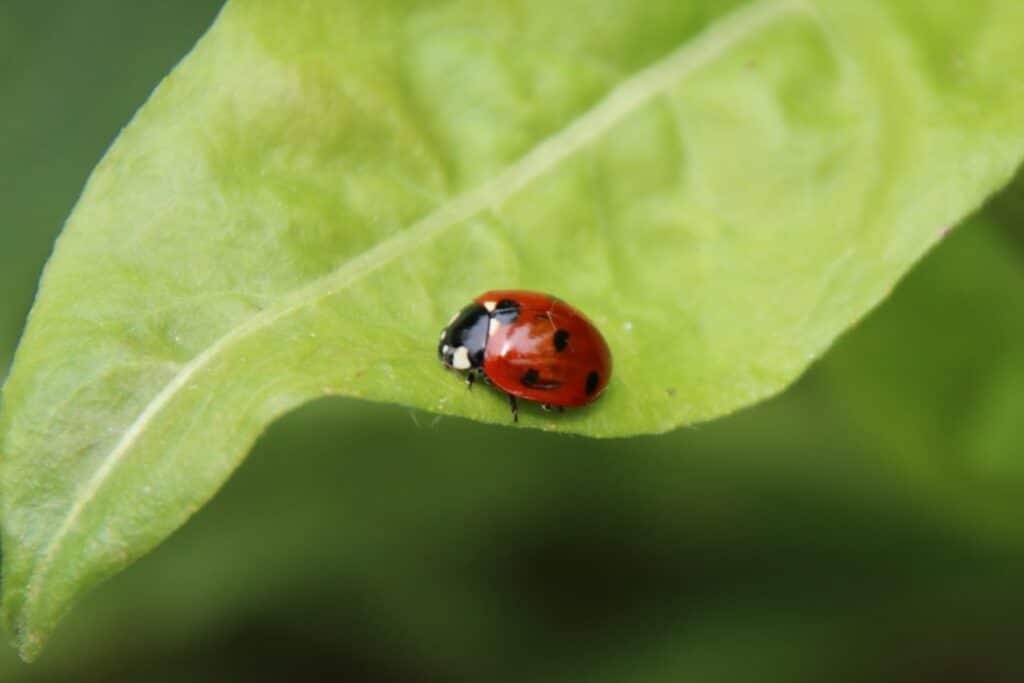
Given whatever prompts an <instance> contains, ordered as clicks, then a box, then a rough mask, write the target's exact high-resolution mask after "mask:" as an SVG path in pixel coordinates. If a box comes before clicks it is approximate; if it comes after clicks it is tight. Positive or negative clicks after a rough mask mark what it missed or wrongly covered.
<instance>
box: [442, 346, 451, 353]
mask: <svg viewBox="0 0 1024 683" xmlns="http://www.w3.org/2000/svg"><path fill="white" fill-rule="evenodd" d="M450 348H451V347H450V346H448V345H447V344H445V345H444V346H442V347H441V353H448V349H450Z"/></svg>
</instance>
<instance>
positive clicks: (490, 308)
mask: <svg viewBox="0 0 1024 683" xmlns="http://www.w3.org/2000/svg"><path fill="white" fill-rule="evenodd" d="M497 305H498V303H497V302H496V301H485V302H484V308H486V309H487V312H488V313H494V308H495V307H496V306H497Z"/></svg>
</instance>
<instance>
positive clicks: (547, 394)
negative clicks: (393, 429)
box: [437, 290, 612, 421]
mask: <svg viewBox="0 0 1024 683" xmlns="http://www.w3.org/2000/svg"><path fill="white" fill-rule="evenodd" d="M437 355H438V358H439V359H440V360H441V362H443V363H444V364H445V366H447V367H449V368H452V369H455V370H459V371H461V372H465V373H466V384H467V385H468V386H472V385H473V381H474V380H475V379H476V378H477V377H478V376H479V377H481V378H482V379H483V380H485V381H486V382H488V383H489V384H493V385H494V386H496V387H497V388H499V389H501V390H502V391H504V392H505V393H506V394H508V397H509V404H510V405H511V407H512V419H513V420H515V421H518V419H519V410H518V405H517V403H516V399H517V398H521V399H524V400H527V401H536V402H538V403H540V404H541V405H542V407H544V408H545V409H548V410H550V409H551V408H552V407H557V408H559V409H561V408H563V407H565V406H583V405H586V404H588V403H590V402H592V401H594V400H596V399H597V397H598V396H600V395H601V392H602V391H604V388H605V387H606V386H607V385H608V380H609V379H610V378H611V373H612V357H611V352H609V350H608V345H607V344H606V343H605V341H604V337H602V336H601V333H600V332H599V331H598V330H597V328H596V327H595V326H594V324H593V323H592V322H590V320H588V319H587V318H586V316H584V315H583V314H582V313H580V312H579V311H577V310H576V309H575V308H573V307H572V306H570V305H569V304H567V303H565V302H564V301H562V300H561V299H558V298H556V297H553V296H549V295H547V294H540V293H538V292H529V291H525V290H494V291H490V292H485V293H484V294H481V295H480V296H478V297H477V298H476V299H474V300H473V302H472V303H470V304H469V305H468V306H466V307H465V308H463V309H462V310H461V311H459V312H458V313H456V314H455V316H453V317H452V319H451V321H449V323H448V326H447V327H445V328H444V329H443V330H441V339H440V342H439V343H438V346H437Z"/></svg>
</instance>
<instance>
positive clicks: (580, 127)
mask: <svg viewBox="0 0 1024 683" xmlns="http://www.w3.org/2000/svg"><path fill="white" fill-rule="evenodd" d="M807 9H809V8H808V7H807V6H806V5H805V4H804V1H803V0H762V1H761V2H757V3H755V4H753V5H749V6H747V7H745V8H743V9H741V10H738V11H736V12H734V13H732V14H730V15H728V16H726V17H724V18H722V19H720V20H718V21H716V22H715V23H714V24H713V25H712V26H711V27H709V28H708V29H707V30H705V31H704V32H703V33H702V34H700V35H699V36H698V37H697V38H696V39H694V40H693V41H692V42H690V43H689V44H686V45H683V46H681V47H679V48H677V49H676V50H675V51H673V52H672V53H670V54H669V55H667V56H666V57H663V58H661V59H660V60H658V61H657V62H655V63H653V64H652V65H650V66H648V67H647V68H645V69H643V70H642V71H639V72H638V73H637V74H635V75H634V76H632V77H630V78H629V79H627V80H625V81H623V82H622V83H620V84H619V85H617V86H616V87H615V88H613V89H612V90H611V91H610V92H609V93H608V95H607V96H606V97H605V98H604V99H602V100H601V101H599V102H598V103H597V104H596V105H595V106H594V107H592V108H591V109H590V110H589V111H587V112H586V113H584V114H583V115H581V116H580V117H579V118H577V119H576V120H575V121H573V122H572V123H570V124H569V125H568V126H567V127H565V128H564V129H562V130H561V131H560V132H559V133H557V134H556V135H553V136H551V137H549V138H547V139H546V140H544V141H542V142H541V143H540V144H538V145H537V146H536V147H534V148H533V149H531V150H530V151H529V152H527V153H526V154H525V155H524V156H522V157H521V158H520V159H519V160H518V161H517V162H515V163H514V164H512V165H511V166H509V167H507V168H506V169H505V170H504V171H502V172H501V173H499V174H498V175H496V176H494V177H493V178H492V179H491V180H489V181H487V182H485V183H483V184H482V185H479V186H477V187H476V188H474V189H472V190H470V191H468V192H465V193H463V194H462V195H460V196H458V197H456V198H454V199H453V200H452V201H450V202H448V203H447V204H445V205H444V206H442V207H440V208H438V209H437V210H435V211H434V212H432V213H431V214H429V215H428V216H425V217H424V218H422V219H420V220H419V221H417V222H415V223H413V224H412V225H411V226H410V227H409V228H408V229H406V230H404V231H401V232H399V233H396V234H394V235H392V236H390V237H388V238H387V239H385V240H384V241H382V242H380V243H379V244H377V245H376V246H374V247H372V248H370V249H368V250H366V251H364V252H363V253H361V254H359V255H358V256H356V257H355V258H353V259H351V260H349V261H348V262H346V263H345V264H344V265H342V266H340V267H338V268H337V269H336V270H334V271H333V272H331V273H329V274H327V275H325V276H323V277H320V278H318V279H317V280H314V281H313V282H311V283H309V284H308V285H305V286H303V287H300V288H298V289H296V290H294V291H292V292H291V293H289V294H287V295H285V296H284V297H283V298H282V299H281V300H280V302H279V303H278V304H276V305H274V306H271V307H269V308H267V309H264V310H263V311H261V312H259V313H257V314H255V315H253V316H251V317H249V318H248V319H246V320H244V321H243V322H242V323H241V324H239V325H237V326H236V327H234V328H233V329H231V330H230V331H228V332H227V333H225V334H224V335H223V336H221V337H220V338H219V339H217V341H215V342H214V343H213V344H211V345H210V346H209V347H208V348H207V349H206V350H204V351H203V352H202V353H200V354H199V355H197V356H196V357H195V358H193V359H192V360H191V361H189V362H188V363H186V364H185V365H184V366H182V368H181V370H179V372H178V373H177V374H176V375H175V376H174V378H173V379H172V380H171V381H170V382H169V383H168V384H167V385H166V386H165V387H164V388H163V389H162V390H161V391H160V392H159V393H158V394H157V395H156V396H154V397H153V399H152V400H150V402H149V403H148V404H147V405H146V407H145V409H144V410H143V411H142V412H141V413H140V414H139V416H138V417H137V418H136V419H135V421H134V422H132V424H131V425H130V426H129V428H128V429H127V431H125V433H124V435H123V436H122V437H121V440H120V441H118V443H117V445H116V446H115V447H114V448H113V449H112V450H111V451H110V454H109V455H108V456H107V457H106V458H105V459H104V460H103V462H102V464H101V465H100V466H99V468H97V470H96V471H95V472H94V473H93V475H92V477H90V478H89V480H88V482H86V484H85V486H83V487H82V489H81V490H80V492H79V494H78V495H77V496H76V497H75V502H74V504H73V505H72V506H71V507H70V508H69V509H68V513H67V516H66V517H65V518H64V521H63V522H62V523H61V525H60V527H59V528H58V529H57V531H56V532H55V533H54V535H53V538H52V540H51V541H50V542H49V543H48V544H47V545H46V547H45V548H44V549H43V550H42V551H41V552H40V553H39V554H38V556H37V557H38V559H37V561H36V566H37V571H35V572H34V573H32V575H31V578H30V580H29V584H28V586H27V588H26V591H25V596H24V602H23V603H22V609H21V614H22V619H20V620H19V621H20V622H21V624H22V625H23V626H24V625H26V623H27V622H26V620H25V619H24V616H23V615H25V614H26V613H28V612H29V611H30V610H31V608H32V606H33V605H35V604H36V603H37V601H38V596H39V591H40V590H41V588H42V587H43V586H45V585H46V582H45V581H44V578H45V577H46V575H47V573H48V572H49V570H50V567H51V566H52V564H51V563H52V561H53V558H54V557H56V556H57V555H58V554H59V552H60V550H61V548H62V545H63V542H64V539H65V538H66V537H67V536H68V535H69V534H70V533H71V532H72V530H73V529H74V528H75V525H76V522H77V520H78V519H79V517H81V515H82V511H83V510H84V509H85V508H86V506H87V505H88V504H89V503H90V501H92V500H93V499H94V498H95V496H96V494H97V492H98V491H99V490H100V488H101V487H102V485H103V482H104V481H105V480H106V479H107V477H108V476H109V475H110V473H111V472H112V471H113V470H114V468H115V467H116V466H117V465H118V463H120V462H121V461H122V460H124V459H125V458H126V457H128V454H129V453H130V452H131V451H132V448H133V445H134V444H135V442H136V441H138V439H139V438H140V436H141V435H142V434H144V433H145V431H146V429H147V427H148V426H149V424H150V423H151V422H152V421H153V420H154V419H155V418H156V416H157V415H158V414H159V413H160V412H161V411H162V410H163V408H164V407H165V406H166V405H168V404H169V403H170V402H171V400H172V399H173V398H174V397H175V396H176V395H177V394H178V392H179V391H180V390H182V389H183V388H184V387H185V386H186V385H187V384H188V382H189V380H190V379H191V378H192V377H193V376H195V375H196V374H197V373H198V372H199V371H200V370H202V369H203V368H204V367H205V366H206V365H208V364H209V363H210V362H211V361H212V360H213V359H215V358H217V357H218V356H219V355H220V354H221V353H222V352H224V351H225V350H226V349H228V348H230V347H231V346H232V345H233V344H234V343H236V342H238V341H239V340H242V339H245V338H246V337H248V336H249V335H250V334H251V333H253V332H255V331H257V330H260V329H262V328H264V327H266V326H268V325H271V324H273V323H274V322H275V321H277V320H279V319H280V318H282V317H284V316H286V315H288V314H290V313H293V312H295V311H297V310H299V309H301V308H303V307H305V306H310V305H314V304H316V303H317V302H319V301H320V300H322V299H324V298H326V297H329V296H331V295H332V294H334V293H336V292H338V291H340V290H342V289H344V288H346V287H348V286H349V285H351V284H352V283H353V282H355V281H356V280H358V279H359V278H361V277H363V276H365V275H367V274H369V273H371V272H373V271H374V270H376V269H377V268H380V267H382V266H385V265H387V264H389V263H391V262H392V261H394V260H395V259H397V258H398V257H400V256H401V255H403V254H405V253H407V252H408V251H410V250H411V249H413V248H415V247H417V246H418V245H420V244H422V243H423V242H425V241H427V240H430V239H433V238H435V237H437V236H438V235H439V234H441V233H443V232H444V231H445V230H447V229H449V228H452V227H454V226H456V225H458V224H459V223H460V222H462V221H464V220H466V219H468V218H470V217H472V216H473V215H476V214H477V213H479V212H481V211H485V210H487V209H489V208H493V207H496V206H499V205H500V204H501V203H502V202H504V201H506V200H507V199H509V198H510V197H512V196H514V195H515V194H516V193H518V192H519V190H521V189H523V188H524V187H525V186H527V185H528V184H529V183H530V182H532V181H533V180H535V179H537V178H539V177H541V176H542V175H543V173H544V172H546V171H548V170H550V169H551V168H554V167H555V166H556V165H557V164H558V163H560V162H561V161H563V160H564V159H566V158H568V157H569V156H570V155H571V154H572V153H574V152H576V151H577V150H579V149H581V148H583V147H584V146H585V145H586V144H587V143H589V142H591V141H593V140H594V139H596V138H598V137H599V136H600V135H602V134H604V133H605V132H607V131H608V130H609V129H610V128H612V126H614V125H615V124H616V123H617V122H619V121H621V120H623V119H624V118H625V117H626V116H627V115H628V114H630V113H631V112H633V111H636V110H638V109H639V108H640V107H642V106H644V105H646V104H647V103H648V102H649V101H651V100H652V99H654V98H655V97H656V96H658V95H660V94H662V93H663V92H665V91H666V90H668V89H669V88H670V87H673V86H677V85H678V84H679V83H680V82H681V81H682V80H683V79H684V78H685V77H686V76H688V75H690V74H692V73H693V72H694V71H696V70H697V69H699V68H701V67H703V66H705V65H707V64H709V63H711V62H712V61H714V60H715V59H716V58H717V57H719V56H720V55H721V54H722V53H724V52H725V51H726V50H727V49H728V48H730V47H731V46H733V45H735V44H737V43H739V42H741V41H742V40H744V39H745V38H746V37H748V36H750V35H752V34H754V33H756V32H757V31H758V30H760V29H761V28H764V27H765V26H767V25H769V24H771V23H773V22H774V21H775V20H777V19H779V18H780V17H782V16H784V15H785V14H787V13H788V12H795V11H798V10H807ZM27 640H31V638H26V639H25V640H23V643H24V642H26V641H27Z"/></svg>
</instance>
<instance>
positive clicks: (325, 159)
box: [0, 0, 1024, 658]
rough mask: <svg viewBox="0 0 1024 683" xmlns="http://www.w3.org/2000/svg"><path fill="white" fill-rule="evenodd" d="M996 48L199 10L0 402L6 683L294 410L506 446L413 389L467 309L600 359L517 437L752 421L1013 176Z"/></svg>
mask: <svg viewBox="0 0 1024 683" xmlns="http://www.w3.org/2000/svg"><path fill="white" fill-rule="evenodd" d="M1022 22H1024V6H1022V5H1020V3H1017V2H1015V1H1014V0H1002V1H999V0H992V1H990V2H974V3H956V4H953V3H942V4H939V3H933V2H929V1H927V0H920V1H919V2H902V3H892V4H889V3H883V2H868V1H865V2H857V3H849V2H840V1H838V0H837V1H836V2H827V1H825V0H822V1H821V2H810V1H808V2H799V1H796V0H793V1H788V2H787V1H782V0H778V1H772V0H767V1H763V2H755V3H737V2H725V1H722V2H703V3H679V2H678V1H677V0H666V1H665V2H645V3H636V2H632V1H631V0H622V1H620V2H614V1H611V0H607V1H604V2H600V3H596V4H595V3H592V2H587V3H582V2H580V3H548V2H540V0H534V1H527V2H517V3H511V2H498V1H494V2H485V3H479V2H478V3H455V2H451V3H435V2H422V3H416V2H411V3H401V4H399V3H372V2H365V3H333V2H327V1H326V0H323V1H320V2H305V3H301V4H298V5H296V4H292V3H288V4H286V3H241V2H236V3H231V4H229V5H228V6H227V8H226V9H225V10H224V11H223V13H222V14H221V16H220V17H219V19H218V20H217V22H216V24H215V25H214V27H213V28H212V29H211V30H210V32H209V33H208V34H207V35H206V37H204V38H203V40H202V41H201V42H200V43H199V45H198V46H197V47H196V49H195V50H194V51H193V53H192V54H191V55H189V57H188V58H187V59H185V60H184V61H183V62H182V64H181V65H180V66H179V67H178V68H177V69H176V70H175V71H174V72H173V73H172V74H171V75H170V76H169V77H168V78H167V79H166V81H165V82H164V83H163V84H162V85H161V86H160V87H159V88H158V89H157V91H156V92H155V93H154V95H153V96H152V98H151V99H150V101H149V102H148V103H147V104H146V106H145V107H144V108H143V109H142V110H141V111H140V112H139V113H138V115H137V116H136V117H135V119H134V120H133V121H132V123H131V124H130V125H129V126H128V127H127V128H126V129H125V130H124V132H123V133H122V134H121V136H120V137H119V138H118V140H117V141H116V142H115V144H114V145H113V146H112V148H111V149H110V151H109V153H108V154H107V156H106V157H105V158H104V160H103V161H102V162H101V163H100V165H99V166H98V167H97V169H96V171H95V172H94V174H93V176H92V178H91V179H90V181H89V183H88V185H87V187H86V189H85V192H84V194H83V196H82V198H81V200H80V202H79V204H78V206H77V207H76V208H75V210H74V212H73V214H72V216H71V217H70V219H69V221H68V224H67V226H66V228H65V230H64V233H63V234H62V236H61V238H60V240H59V241H58V244H57V247H56V249H55V252H54V255H53V257H52V258H51V260H50V263H49V264H48V266H47V269H46V272H45V275H44V278H43V281H42V284H41V287H40V291H39V295H38V298H37V301H36V304H35V307H34V309H33V312H32V314H31V316H30V320H29V324H28V327H27V329H26V332H25V335H24V337H23V340H22V343H21V345H20V348H19V350H18V353H17V355H16V358H15V362H14V367H13V369H12V372H11V375H10V377H9V379H8V382H7V384H6V385H5V387H4V397H3V400H4V402H3V414H2V417H0V438H2V454H3V461H2V469H0V486H2V490H0V493H2V512H3V544H4V545H3V547H4V557H3V563H4V564H3V571H4V582H3V589H4V602H3V611H4V617H5V620H6V624H7V626H8V628H10V629H11V630H12V631H13V632H14V633H15V635H16V640H17V643H18V645H19V647H20V649H21V652H22V654H23V656H25V657H29V658H31V657H34V656H35V655H36V654H38V652H39V649H40V647H41V645H42V643H43V641H44V639H45V638H46V637H47V635H48V634H49V633H50V632H51V631H52V629H53V628H54V626H55V624H56V622H57V620H58V619H59V618H60V616H61V615H62V614H63V612H65V611H66V610H67V609H68V607H69V606H70V605H71V603H72V602H73V601H74V600H75V599H76V598H77V597H78V596H79V595H80V594H81V593H82V592H83V591H84V590H86V589H88V588H89V587H91V586H93V585H95V584H96V583H97V582H98V581H100V580H102V579H104V578H105V577H108V576H110V575H111V574H113V573H115V572H116V571H118V570H119V569H121V568H123V567H124V566H125V565H127V564H128V563H130V562H131V561H133V560H134V559H135V558H137V557H138V556H140V555H141V554H143V553H144V552H146V551H147V550H148V549H150V548H152V547H153V546H154V545H155V544H157V543H159V542H160V541H161V540H162V539H163V538H165V537H166V536H167V535H168V534H169V533H170V532H172V531H173V530H174V529H175V528H177V527H178V526H180V525H181V524H182V523H183V522H184V521H185V520H186V519H187V518H188V516H189V515H191V514H192V513H193V512H194V511H195V510H196V509H198V508H199V507H200V506H201V505H202V504H203V503H204V502H205V501H206V500H208V499H209V498H210V496H211V495H213V493H214V492H215V491H216V489H217V488H218V487H219V486H220V485H221V484H222V483H223V482H224V480H225V479H226V478H227V477H228V475H229V474H230V473H231V471H232V470H233V469H234V468H235V467H236V466H237V465H238V464H239V462H240V461H241V459H242V458H243V457H244V455H245V453H246V451H247V450H248V448H249V447H250V446H251V444H252V443H253V441H254V440H255V439H256V437H257V436H258V435H259V433H260V432H261V431H262V430H263V429H264V428H265V427H266V425H267V424H268V423H269V422H270V421H272V420H273V419H274V418H275V417H277V416H279V415H280V414H281V413H283V412H285V411H287V410H289V409H291V408H293V407H294V406H297V405H299V404H301V403H303V402H305V401H308V400H310V399H312V398H314V397H317V396H323V395H334V394H341V395H348V396H357V397H365V398H369V399H372V400H378V401H389V402H397V403H402V404H406V405H409V406H414V407H417V408H422V409H426V410H429V411H434V412H438V413H442V414H446V415H461V416H466V417H471V418H475V419H478V420H486V421H493V422H499V423H507V422H508V414H507V411H506V408H505V406H504V403H503V401H502V399H501V397H500V396H498V395H497V394H496V393H495V392H487V391H474V392H473V393H472V394H470V393H468V392H466V391H465V389H464V388H463V387H462V385H461V383H459V382H457V381H456V380H455V379H454V378H453V377H451V376H448V375H447V374H446V373H444V372H443V371H442V370H441V368H440V367H439V366H438V364H437V362H436V360H435V359H434V348H433V346H434V343H435V341H436V338H437V332H438V331H439V329H440V327H441V326H442V325H443V324H444V322H445V321H446V320H447V318H448V316H449V315H450V314H451V313H452V312H453V311H454V310H455V309H457V308H458V307H459V306H461V305H462V304H464V303H465V302H466V301H467V300H468V299H470V298H471V297H472V296H474V295H476V294H477V293H479V292H480V291H482V290H484V289H488V288H494V287H509V286H511V287H527V288H531V289H539V290H547V291H551V292H554V293H557V294H559V295H560V296H562V297H564V298H566V299H567V300H569V301H571V302H573V303H574V304H576V305H578V306H579V307H580V308H581V309H583V310H584V311H585V312H587V313H588V314H589V315H590V316H591V317H592V318H593V319H594V320H595V321H596V322H597V323H598V325H599V326H600V327H601V328H602V329H603V331H604V332H605V334H606V336H607V338H608V340H609V342H610V345H611V347H612V350H613V353H614V355H615V364H616V371H615V372H616V374H615V376H614V377H613V379H612V383H611V385H610V386H609V389H608V391H607V392H606V395H605V396H604V397H602V399H601V400H600V401H599V402H597V403H596V404H595V405H594V406H592V407H590V408H587V409H583V410H578V411H572V412H569V413H567V414H565V415H556V416H543V415H542V414H540V413H538V412H536V411H529V412H527V413H526V414H525V415H524V416H523V419H522V421H521V425H522V426H529V427H541V428H544V429H549V430H559V431H566V432H575V433H580V434H586V435H591V436H614V435H626V434H636V433H644V432H658V431H664V430H668V429H671V428H673V427H676V426H679V425H683V424H687V423H691V422H694V421H698V420H705V419H709V418H712V417H715V416H718V415H721V414H724V413H727V412H729V411H733V410H735V409H737V408H739V407H741V406H744V405H747V404H749V403H751V402H753V401H756V400H758V399H761V398H763V397H766V396H768V395H771V394H772V393H774V392H777V391H779V390H781V389H782V388H783V387H785V386H786V385H787V384H788V383H789V382H790V381H792V380H793V379H794V378H795V377H796V376H797V375H798V374H799V373H800V372H801V371H802V370H803V369H804V368H805V367H806V366H807V365H808V363H810V362H811V361H812V360H813V359H814V358H816V357H817V356H818V355H820V354H821V353H822V352H823V351H824V349H826V348H827V346H828V345H829V344H830V343H831V341H832V340H833V339H835V337H836V336H837V335H838V334H839V333H841V332H842V331H843V330H844V329H846V328H847V327H849V326H850V325H851V324H852V323H853V322H854V321H855V320H857V319H858V318H859V317H861V316H863V315H864V314H865V312H866V311H867V310H869V309H870V308H871V307H872V306H873V305H874V304H876V303H877V302H878V301H879V300H880V299H881V298H882V297H883V296H885V294H886V293H887V292H888V291H889V290H890V288H891V287H892V286H893V284H894V282H895V281H896V280H897V279H898V278H899V277H900V275H901V274H902V273H903V272H905V270H906V269H907V268H908V267H909V266H910V265H911V264H912V263H913V262H914V261H915V260H916V259H918V258H919V257H920V256H921V254H922V253H923V252H924V251H925V250H927V249H928V247H929V246H930V245H931V244H933V243H934V242H935V241H936V240H937V239H938V238H939V236H940V235H941V234H943V232H944V231H945V230H946V229H948V227H949V226H951V225H952V224H954V223H955V222H957V221H958V220H959V219H961V218H962V217H963V216H964V215H966V214H967V213H968V212H969V211H971V210H972V209H973V208H974V207H976V206H977V205H978V204H979V203H980V202H981V201H982V200H983V198H984V197H985V196H986V195H987V194H988V193H990V192H992V191H993V190H995V189H996V188H997V187H999V186H1000V185H1001V184H1002V183H1004V182H1005V181H1006V179H1007V178H1008V177H1009V176H1010V174H1011V173H1012V171H1013V169H1014V167H1015V166H1016V165H1017V164H1018V162H1019V160H1020V158H1021V156H1022V154H1024V89H1022V88H1021V87H1020V85H1019V79H1017V78H1016V74H1018V73H1020V69H1021V68H1024V48H1021V47H1020V41H1019V39H1018V35H1017V31H1016V29H1015V27H1016V26H1020V25H1022ZM485 450H486V449H485ZM482 454H485V453H482Z"/></svg>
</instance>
